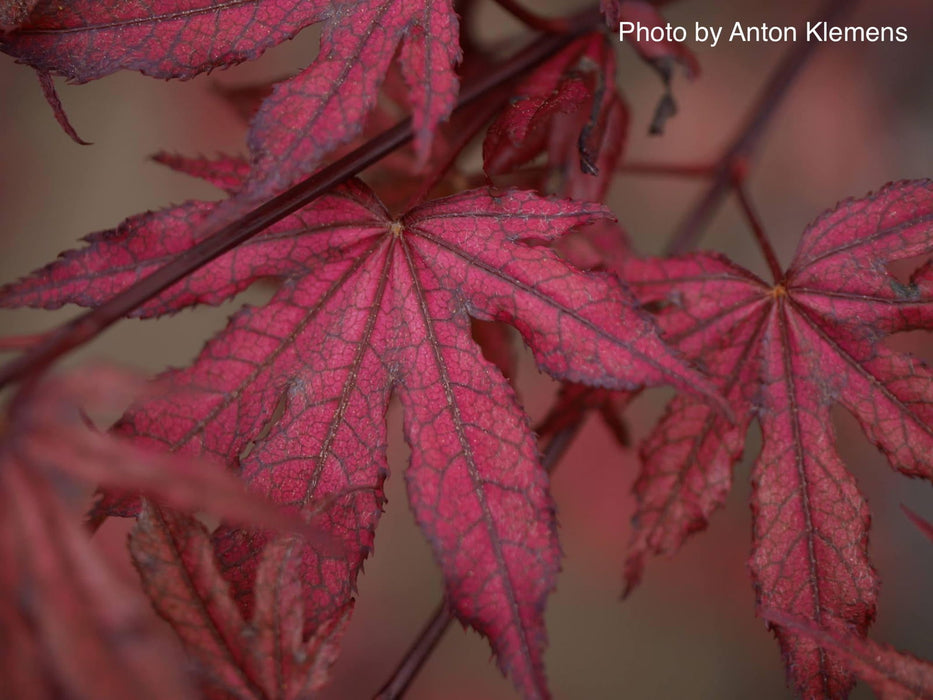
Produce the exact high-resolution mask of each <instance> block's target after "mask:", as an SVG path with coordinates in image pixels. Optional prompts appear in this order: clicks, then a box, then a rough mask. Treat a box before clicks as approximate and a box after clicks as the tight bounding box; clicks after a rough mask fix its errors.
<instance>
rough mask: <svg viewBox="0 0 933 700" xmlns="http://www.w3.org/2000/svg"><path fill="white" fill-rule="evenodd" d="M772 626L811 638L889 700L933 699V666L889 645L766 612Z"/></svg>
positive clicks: (764, 614)
mask: <svg viewBox="0 0 933 700" xmlns="http://www.w3.org/2000/svg"><path fill="white" fill-rule="evenodd" d="M763 616H764V617H765V618H766V619H767V620H768V621H769V622H772V623H775V624H779V625H782V626H784V627H786V628H788V629H793V630H795V631H796V632H799V633H800V634H801V635H804V636H806V637H809V638H810V639H812V640H813V641H814V642H816V643H817V644H819V645H820V646H821V647H823V648H824V649H828V650H831V651H833V652H835V653H837V654H838V655H839V656H840V657H842V658H844V659H845V660H846V662H847V663H848V664H849V666H850V667H851V668H852V670H853V671H854V672H855V674H856V675H857V676H858V677H859V678H861V679H862V680H864V681H865V682H866V683H868V685H870V686H871V688H872V690H874V691H875V693H876V694H877V695H878V697H880V698H885V699H886V700H914V699H915V698H930V697H933V664H931V663H930V662H929V661H922V660H921V659H918V658H916V657H915V656H912V655H911V654H907V653H905V652H902V651H897V650H896V649H893V648H892V647H890V646H888V645H887V644H880V643H878V642H875V641H872V640H870V639H864V638H863V637H861V636H859V635H857V634H852V633H848V634H846V633H843V632H828V631H826V630H824V629H820V628H819V627H814V626H813V625H812V624H811V623H809V622H807V621H806V620H801V619H799V618H793V617H789V616H787V615H782V614H780V613H775V612H772V611H768V610H765V611H763Z"/></svg>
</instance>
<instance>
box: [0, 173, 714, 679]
mask: <svg viewBox="0 0 933 700" xmlns="http://www.w3.org/2000/svg"><path fill="white" fill-rule="evenodd" d="M229 172H230V171H229V169H224V170H223V173H224V177H226V176H227V174H229ZM199 207H201V205H195V204H189V205H184V206H181V207H177V208H175V209H172V210H167V211H166V212H162V213H157V214H149V215H143V216H142V217H137V218H135V219H133V220H131V221H130V222H129V223H128V224H127V225H124V226H123V227H121V228H119V229H117V230H116V231H113V232H110V233H108V234H103V235H98V236H95V237H94V238H93V239H92V241H91V245H90V246H89V247H87V248H85V249H83V250H81V251H76V252H72V253H68V254H66V255H65V256H64V257H63V258H62V259H61V260H60V261H58V262H56V263H54V264H52V265H51V266H49V267H48V268H46V269H45V270H42V271H40V272H38V273H37V274H36V275H34V276H33V277H32V278H28V279H26V280H24V281H23V282H22V283H19V284H17V285H12V286H10V287H8V288H5V289H4V290H3V293H2V296H3V297H4V300H5V303H6V304H18V303H23V302H28V303H38V304H43V305H57V304H60V303H63V302H65V301H79V302H81V303H94V299H93V298H94V297H96V298H97V300H100V299H103V298H106V297H107V296H109V295H110V294H112V293H114V292H116V291H118V290H119V289H122V288H125V287H126V286H127V285H128V284H130V283H131V282H132V281H133V280H134V279H136V277H137V276H138V275H140V274H145V272H146V271H147V270H148V269H149V268H151V267H152V266H153V265H158V264H159V262H160V261H161V260H162V259H164V258H165V257H166V256H171V255H173V254H174V253H175V252H176V251H177V250H179V249H183V248H185V247H187V246H188V245H190V243H191V241H190V230H191V226H190V223H191V219H192V217H193V218H194V219H196V218H197V217H198V216H201V215H203V211H202V209H200V208H199ZM606 216H607V212H606V210H605V209H604V208H603V207H601V206H600V205H594V204H585V203H578V202H571V201H564V200H557V199H547V198H543V197H540V196H537V195H535V194H532V193H529V192H521V191H506V192H499V191H495V190H488V189H483V190H474V191H467V192H463V193H460V194H458V195H454V196H451V197H447V198H443V199H439V200H434V201H431V202H428V203H426V204H423V205H420V206H417V207H415V208H414V209H411V210H410V211H408V212H406V213H405V214H404V215H402V216H400V217H393V216H391V215H390V214H389V213H388V212H387V211H386V209H385V208H384V207H383V205H382V204H381V203H380V202H379V200H378V199H377V198H376V197H375V195H374V194H373V193H372V191H370V190H369V189H368V188H367V187H366V186H365V185H363V184H361V183H359V182H351V183H348V184H347V185H346V186H344V187H341V188H340V189H338V190H337V191H335V192H333V193H332V194H330V195H327V196H325V197H323V198H321V199H320V200H318V201H317V202H316V203H315V204H313V205H312V206H310V207H308V208H306V209H304V210H302V211H300V212H298V213H297V214H295V215H293V216H291V217H289V218H287V219H285V220H283V221H281V222H280V223H279V224H277V225H276V226H274V227H272V228H271V229H270V230H269V231H268V232H266V233H265V234H263V235H260V236H258V237H256V238H255V239H252V240H251V241H250V242H248V243H246V244H245V245H243V246H241V247H240V248H237V249H236V250H234V251H232V252H231V253H228V254H227V255H225V256H222V257H221V258H219V259H217V260H216V261H214V262H213V263H211V264H209V265H207V266H205V267H204V268H202V270H200V271H199V272H198V273H196V274H194V275H192V276H191V277H190V278H189V279H188V280H186V281H184V282H182V283H179V284H178V285H176V286H175V287H174V288H171V289H169V290H167V291H166V292H165V293H164V294H163V295H161V296H160V297H158V298H156V299H154V300H152V301H151V302H150V303H149V304H148V305H146V306H144V307H143V308H142V309H141V310H140V313H141V314H142V315H157V314H162V313H170V312H173V311H177V310H178V309H180V308H183V307H185V306H190V305H192V304H195V303H203V302H209V303H214V302H217V301H219V300H220V299H222V298H225V297H228V296H230V295H232V294H233V293H235V292H236V291H237V290H239V289H242V288H243V287H244V286H246V285H247V284H249V283H250V282H252V281H253V280H255V279H257V278H259V277H263V276H274V277H279V278H280V279H283V280H284V281H283V282H282V285H281V287H280V289H279V291H278V292H277V293H276V295H275V296H274V298H273V299H272V300H271V301H270V302H269V303H268V304H267V305H265V306H264V307H262V308H259V309H254V308H246V309H243V310H242V311H240V312H239V313H237V314H236V315H235V316H234V317H233V318H232V320H231V322H230V324H229V325H228V326H227V328H226V329H225V330H224V331H223V332H221V333H220V334H219V335H218V336H216V337H215V338H214V339H213V340H211V341H210V342H209V343H208V344H207V346H206V347H205V348H204V350H203V351H202V353H201V354H200V356H199V357H198V359H197V360H196V361H195V363H194V364H193V365H192V366H191V367H190V368H187V369H183V370H177V371H173V372H171V373H169V378H170V379H171V380H173V381H174V382H175V383H176V384H177V385H179V386H180V387H182V388H183V389H184V391H182V392H179V393H173V394H172V395H171V396H169V397H167V398H166V399H160V400H154V401H149V402H147V403H146V404H144V405H142V406H140V407H138V408H136V409H134V410H133V411H131V412H130V413H129V414H128V415H127V416H126V417H125V419H124V421H123V424H122V426H121V428H120V431H121V432H122V433H123V434H127V435H135V436H136V437H137V439H138V440H139V441H140V442H142V443H147V444H158V445H160V446H163V447H166V448H169V449H173V450H178V451H182V452H190V453H206V454H210V455H214V456H217V457H220V458H221V459H223V460H225V461H226V462H227V463H228V464H231V465H233V466H235V467H236V468H237V469H238V470H239V472H240V474H241V476H242V478H243V479H244V480H245V481H246V482H247V483H249V484H250V486H251V487H252V489H254V490H255V491H257V492H259V493H261V494H264V495H267V496H268V497H269V498H271V499H272V500H274V501H277V502H279V503H282V504H285V505H287V506H289V507H292V508H298V509H302V508H303V509H306V510H312V511H314V510H316V509H317V508H318V504H320V503H321V502H326V503H327V504H328V507H327V509H326V510H324V511H323V512H321V513H320V514H319V515H318V516H317V517H316V519H315V523H316V525H318V526H320V527H322V528H323V529H324V530H325V531H326V532H329V533H330V534H331V536H332V537H334V538H335V539H336V540H337V541H338V542H339V543H340V544H341V545H342V546H343V548H344V551H345V554H342V555H335V554H333V553H329V554H328V553H323V552H320V551H315V550H314V549H312V548H310V547H307V546H305V547H304V548H303V549H302V552H301V557H300V566H299V570H300V576H301V579H302V582H303V584H302V585H303V599H304V601H305V606H306V609H305V615H306V617H305V631H306V633H307V632H311V631H313V630H314V629H317V628H319V627H320V625H321V624H324V622H325V621H326V620H329V619H332V618H333V616H334V615H335V614H336V612H337V611H338V610H340V609H342V608H343V607H344V606H345V605H346V603H347V601H348V600H349V597H350V594H351V592H352V587H353V585H354V581H355V578H356V575H357V573H358V571H359V569H360V566H361V565H362V562H363V560H364V558H365V557H366V556H367V555H368V553H369V551H370V549H371V547H372V539H373V529H374V527H375V525H376V521H377V519H378V515H379V512H380V507H381V503H382V481H383V479H384V478H385V476H386V472H387V466H386V456H385V451H386V428H385V420H384V415H385V411H386V408H387V404H388V400H389V397H390V395H391V394H392V393H393V392H394V393H395V394H396V395H397V396H398V398H399V399H400V400H401V403H402V406H403V409H404V413H405V421H404V432H405V437H406V439H407V441H408V443H409V444H410V445H411V448H412V456H411V465H410V467H409V469H408V473H407V481H408V489H409V496H410V502H411V506H412V508H413V509H414V512H415V516H416V519H417V521H418V523H419V524H420V526H421V527H422V529H423V530H424V531H425V534H426V535H427V537H428V539H429V540H430V542H431V545H432V547H433V550H434V553H435V556H436V557H437V559H438V561H439V562H440V564H441V567H442V569H443V572H444V575H445V580H446V587H447V592H448V596H449V600H450V601H451V605H452V607H453V609H454V610H455V612H456V614H457V615H458V616H459V617H460V619H461V620H463V621H464V622H465V623H468V624H470V625H471V626H473V627H475V628H476V629H477V630H479V631H480V632H481V633H482V634H484V635H485V636H486V637H487V638H488V639H489V640H490V642H491V644H492V646H493V648H494V650H495V652H496V655H497V657H498V661H499V664H500V666H501V667H502V668H503V669H504V670H505V671H506V672H508V673H509V674H510V675H511V677H512V678H513V680H514V682H515V683H516V685H517V686H518V687H519V688H520V689H521V690H522V691H523V692H524V693H525V694H526V695H528V696H539V695H545V694H546V687H545V680H544V675H543V671H542V667H541V653H542V650H543V647H544V643H545V634H544V626H543V619H542V612H543V608H544V603H545V599H546V596H547V595H548V593H549V591H550V590H551V588H552V587H553V585H554V578H555V575H556V572H557V569H558V557H559V551H558V545H557V538H556V532H555V522H554V513H553V505H552V503H551V500H550V497H549V496H548V493H547V484H546V477H545V474H544V472H543V470H542V469H541V468H540V467H539V465H538V464H537V455H536V450H535V444H534V441H533V439H532V436H531V433H530V431H529V428H528V421H527V418H526V417H525V415H524V414H523V413H522V411H521V410H520V408H519V406H518V404H517V402H516V400H515V397H514V394H513V392H512V390H511V388H510V386H509V384H508V382H507V381H506V380H505V378H504V377H503V376H502V375H501V374H500V373H499V371H498V370H497V369H496V368H495V367H494V366H493V365H492V364H491V363H490V362H488V361H487V360H485V359H484V358H483V357H482V355H481V353H480V350H479V348H478V347H477V346H476V344H475V343H474V342H473V340H472V339H471V337H470V318H471V317H473V318H478V319H480V320H487V321H488V320H496V321H502V322H507V323H509V324H511V325H513V326H515V327H516V328H517V329H518V330H519V331H520V332H521V334H522V336H523V337H524V339H525V342H526V343H528V344H529V345H530V346H531V348H532V350H533V352H534V355H535V358H536V360H537V362H538V364H539V366H540V367H541V368H542V369H544V370H546V371H548V372H549V373H551V374H553V375H554V376H556V377H560V378H563V379H568V380H573V381H582V382H590V383H595V384H599V385H602V386H606V387H614V388H622V387H632V386H635V385H642V384H656V383H659V382H669V383H673V384H674V385H676V386H679V387H681V388H685V389H687V390H691V391H696V390H699V391H709V387H708V383H707V382H706V381H705V380H704V379H702V378H701V377H700V376H699V375H697V374H696V373H695V372H693V371H692V370H690V369H689V368H688V367H687V366H686V365H685V364H684V362H683V360H681V359H680V358H679V356H678V355H677V354H676V353H675V352H673V351H671V350H669V349H668V348H667V347H666V346H665V345H664V344H663V343H662V342H661V341H660V340H659V338H658V336H657V333H656V330H655V328H654V326H653V323H652V322H651V320H650V319H649V317H648V316H646V315H645V314H643V313H642V312H640V311H638V310H636V308H635V307H634V306H633V305H632V303H631V299H630V297H629V295H628V294H627V292H625V291H624V289H623V288H622V287H621V286H620V285H619V284H618V283H617V282H616V281H614V278H613V277H612V276H610V275H607V274H596V273H584V272H580V271H578V270H576V269H575V268H573V267H571V266H570V265H569V264H567V263H565V262H563V261H562V260H561V259H560V258H559V257H557V256H556V255H555V254H554V252H552V251H551V250H550V249H549V248H547V247H546V246H542V245H540V244H541V243H543V242H545V241H548V240H552V239H554V238H556V237H558V236H560V235H561V234H562V233H563V232H565V231H567V230H568V229H570V228H571V227H573V226H577V225H580V224H583V223H585V222H587V221H589V220H591V219H594V218H604V217H606ZM268 540H269V538H268V537H267V536H266V535H265V534H264V533H263V532H259V531H254V530H241V529H235V528H232V527H229V526H224V527H221V528H220V529H219V530H218V531H217V532H216V533H215V534H214V544H215V547H216V551H217V557H218V560H219V564H220V568H221V570H222V571H223V573H224V575H225V577H226V578H227V580H228V581H229V583H230V586H231V592H232V595H233V596H234V597H235V598H236V599H237V600H238V601H239V602H240V603H241V605H242V606H243V609H244V614H245V616H246V617H247V618H248V617H249V616H250V615H252V614H253V611H254V610H255V608H256V606H257V605H258V601H257V599H256V597H255V595H254V594H253V592H254V590H255V579H256V577H257V576H258V574H256V571H257V569H260V568H261V564H260V563H259V562H260V560H261V558H262V556H263V555H262V550H263V546H264V545H265V544H266V543H267V542H268Z"/></svg>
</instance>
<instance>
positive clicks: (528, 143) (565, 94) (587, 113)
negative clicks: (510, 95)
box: [483, 32, 628, 201]
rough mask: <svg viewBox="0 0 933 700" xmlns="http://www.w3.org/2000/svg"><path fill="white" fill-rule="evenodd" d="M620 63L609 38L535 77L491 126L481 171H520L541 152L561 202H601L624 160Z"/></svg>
mask: <svg viewBox="0 0 933 700" xmlns="http://www.w3.org/2000/svg"><path fill="white" fill-rule="evenodd" d="M615 73H616V71H615V60H614V55H613V53H612V50H611V47H610V46H609V44H608V40H607V39H606V37H605V36H604V35H603V34H602V33H600V32H597V33H593V34H590V35H587V36H584V37H582V38H580V39H578V40H576V41H574V42H573V43H572V44H570V45H569V46H568V47H567V48H566V49H564V50H563V51H561V52H560V53H559V54H557V55H556V56H555V57H554V58H552V59H550V60H549V61H546V62H545V63H543V64H542V65H541V66H540V67H539V68H537V69H536V70H534V71H533V72H532V73H531V74H530V75H529V76H528V78H527V79H525V80H524V81H523V82H522V83H521V85H519V86H518V88H517V89H516V91H515V93H516V97H515V98H514V99H513V100H512V102H511V103H510V104H509V106H508V107H507V108H506V109H505V110H503V112H502V113H501V114H500V115H499V117H498V118H497V119H496V121H495V122H493V124H492V125H491V126H490V127H489V131H488V132H487V135H486V140H485V141H484V143H483V166H484V169H485V171H486V172H487V173H488V174H489V175H498V174H501V173H506V172H509V171H511V170H514V169H515V168H516V167H517V166H520V165H523V164H525V163H527V162H528V161H530V160H532V159H533V158H535V157H536V156H537V155H538V154H540V153H542V152H547V154H548V166H549V167H548V170H547V171H546V172H545V173H544V174H543V176H542V177H540V178H538V180H537V182H536V183H535V184H536V185H537V187H538V188H539V189H542V190H546V189H548V188H547V180H548V179H549V177H550V176H552V175H557V176H558V177H559V178H560V181H561V183H560V187H558V188H557V191H559V192H560V193H561V194H562V195H563V196H567V197H572V198H574V199H583V200H587V201H600V200H602V198H603V196H604V195H605V193H606V189H607V188H608V187H609V184H610V182H611V181H612V176H613V172H614V169H615V166H616V162H617V161H618V160H619V157H620V156H621V155H622V149H623V146H624V144H625V137H626V130H627V127H628V111H627V109H626V108H625V105H624V103H623V102H622V99H621V98H620V97H619V95H618V92H617V90H616V88H615Z"/></svg>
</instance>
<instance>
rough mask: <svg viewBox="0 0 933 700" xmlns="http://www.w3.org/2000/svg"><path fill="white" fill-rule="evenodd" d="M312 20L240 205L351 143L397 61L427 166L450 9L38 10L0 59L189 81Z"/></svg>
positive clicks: (267, 115)
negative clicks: (314, 48) (313, 36)
mask: <svg viewBox="0 0 933 700" xmlns="http://www.w3.org/2000/svg"><path fill="white" fill-rule="evenodd" d="M321 21H323V22H324V28H323V31H322V34H321V50H320V53H319V55H318V57H317V59H316V60H315V61H314V62H313V63H312V64H311V66H310V67H308V68H307V69H306V70H304V71H302V72H300V73H299V74H298V75H296V76H294V77H293V78H290V79H289V80H286V81H283V82H282V83H280V84H279V85H278V86H276V88H275V90H274V91H273V93H272V95H271V96H270V97H269V98H268V99H267V100H266V101H265V102H264V103H263V106H262V108H261V109H260V110H259V113H258V114H257V115H256V117H255V119H254V121H253V126H252V129H251V131H250V135H249V144H250V149H251V151H252V155H253V159H252V160H253V163H254V165H255V173H254V177H253V181H254V182H253V185H252V187H251V194H252V195H253V196H255V197H257V198H261V197H263V196H268V195H269V194H275V193H278V192H279V191H281V190H282V189H284V188H285V187H287V186H288V185H290V184H292V183H293V182H295V181H296V180H297V179H299V178H300V177H302V176H303V175H306V174H308V173H310V172H312V171H313V170H314V169H315V168H316V167H317V166H318V165H319V164H320V161H321V158H322V157H323V156H324V155H325V154H326V153H327V152H328V151H330V150H331V149H333V148H334V147H335V146H337V145H339V144H341V143H344V142H345V141H347V140H349V139H350V138H352V137H353V136H355V135H356V134H357V133H358V131H359V130H360V129H361V128H362V125H363V124H364V122H365V116H366V114H367V113H368V112H369V110H370V109H371V108H372V107H373V105H374V104H375V101H376V98H377V96H378V93H379V87H380V85H381V84H382V82H383V80H384V78H385V75H386V71H387V70H388V68H389V65H390V63H391V61H392V59H393V56H395V55H396V52H398V57H399V61H400V62H401V66H402V72H403V74H404V76H405V79H406V81H407V83H408V85H409V88H410V90H411V101H412V105H413V111H414V114H413V119H414V126H415V141H416V144H417V147H418V151H419V154H420V155H421V157H422V158H424V157H426V156H427V153H428V150H429V148H430V144H431V138H432V135H433V132H434V128H435V126H436V125H437V123H438V122H439V121H441V120H443V119H445V118H446V117H447V116H449V114H450V112H451V110H452V109H453V106H454V102H455V100H456V96H457V89H458V81H457V77H456V74H455V73H454V65H455V64H456V63H457V62H458V61H459V60H460V55H461V54H460V45H459V28H458V21H457V16H456V14H455V13H454V10H453V6H452V4H451V0H439V1H438V2H428V1H427V0H382V1H379V0H375V1H374V0H353V1H351V2H332V1H331V0H249V1H244V0H238V1H236V2H229V1H228V0H156V1H155V2H150V3H128V2H125V0H72V1H70V2H68V3H60V2H57V0H40V2H38V3H37V4H36V7H35V8H34V10H33V12H32V14H31V15H30V16H29V19H28V21H27V22H25V23H24V24H23V25H22V26H20V27H19V28H18V29H17V30H16V31H14V32H11V33H9V34H4V35H2V36H0V48H2V49H3V51H5V52H6V53H9V54H10V55H12V56H14V57H16V58H17V59H19V60H21V61H23V62H25V63H28V64H29V65H31V66H34V67H35V68H37V69H38V70H40V71H41V72H43V73H52V74H57V75H64V76H66V77H68V78H69V79H70V80H72V81H74V82H79V83H80V82H86V81H89V80H94V79H97V78H101V77H103V76H105V75H109V74H110V73H113V72H114V71H117V70H120V69H130V70H138V71H140V72H142V73H145V74H146V75H151V76H154V77H158V78H191V77H193V76H195V75H197V74H199V73H203V72H206V71H210V70H213V69H215V68H221V67H225V66H230V65H233V64H236V63H240V62H242V61H245V60H251V59H255V58H257V57H258V56H260V55H261V54H262V53H263V52H264V51H265V50H266V49H268V48H270V47H272V46H275V45H276V44H279V43H281V42H282V41H285V40H286V39H290V38H291V37H293V36H294V35H295V34H297V33H298V31H300V30H301V29H303V28H304V27H307V26H308V25H311V24H313V23H315V22H321Z"/></svg>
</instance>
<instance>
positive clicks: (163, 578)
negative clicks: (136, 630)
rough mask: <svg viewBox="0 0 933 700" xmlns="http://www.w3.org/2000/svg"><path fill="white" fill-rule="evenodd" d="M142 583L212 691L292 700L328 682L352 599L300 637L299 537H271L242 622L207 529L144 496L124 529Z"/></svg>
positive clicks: (242, 698)
mask: <svg viewBox="0 0 933 700" xmlns="http://www.w3.org/2000/svg"><path fill="white" fill-rule="evenodd" d="M129 546H130V553H131V554H132V556H133V561H134V564H135V565H136V568H137V570H138V571H139V574H140V577H141V579H142V584H143V589H144V590H145V592H146V593H147V595H148V596H149V598H150V599H151V600H152V604H153V606H154V607H155V609H156V610H157V611H158V612H159V614H160V615H162V616H163V617H164V618H165V619H166V620H168V621H169V622H170V623H171V625H172V626H173V627H174V628H175V630H176V632H178V635H179V636H180V637H181V639H182V641H183V642H184V644H185V646H186V648H187V649H188V651H189V652H190V653H191V655H192V656H193V657H194V659H195V660H196V661H197V663H198V670H199V671H200V673H201V675H202V676H203V678H204V680H205V682H206V684H207V686H208V688H209V689H210V690H211V695H210V697H218V695H217V691H218V690H221V691H222V692H223V694H224V695H223V697H231V698H237V699H238V700H268V699H271V698H276V699H277V700H299V699H300V698H306V697H310V696H311V694H312V693H314V692H315V691H316V690H318V689H319V688H320V686H321V685H323V683H324V682H325V681H326V676H327V670H328V668H329V667H330V665H331V663H332V662H333V661H334V659H335V658H336V651H337V646H336V645H337V640H338V639H339V637H340V635H341V634H342V633H343V628H344V627H345V623H346V621H347V619H348V617H349V611H350V608H351V606H352V603H348V604H347V605H346V606H345V608H344V609H342V610H338V611H337V612H336V614H335V615H334V616H333V618H332V619H330V620H327V621H325V622H323V623H322V624H321V625H319V626H318V627H317V628H316V629H315V630H314V632H313V633H312V634H310V635H308V636H306V635H305V634H304V628H305V620H304V614H303V606H302V600H301V599H302V590H301V578H300V575H299V573H300V572H299V567H300V559H299V555H300V552H301V546H300V544H299V543H298V542H297V541H296V540H294V539H289V538H284V539H277V540H275V541H274V542H272V543H271V544H270V545H269V546H268V547H266V549H265V551H264V552H263V555H262V560H261V561H260V563H259V567H258V571H257V574H256V601H255V606H254V610H253V614H252V617H251V619H250V620H249V621H247V620H245V619H244V617H243V614H242V612H241V610H240V608H239V607H238V606H237V604H236V602H235V601H234V600H233V598H232V596H231V593H230V585H229V583H228V582H227V581H226V580H224V578H223V576H222V575H221V573H220V570H219V568H218V565H217V561H216V558H215V555H214V549H213V547H212V545H211V538H210V534H209V533H208V531H207V528H205V527H204V525H203V524H202V523H200V522H198V521H196V520H194V519H193V518H190V517H186V516H182V515H179V514H176V513H172V512H169V511H166V510H162V509H158V508H154V507H152V506H151V505H149V504H148V503H144V504H143V506H142V509H141V511H140V514H139V518H138V520H137V523H136V526H135V527H134V529H133V532H132V533H131V535H130V541H129Z"/></svg>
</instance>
